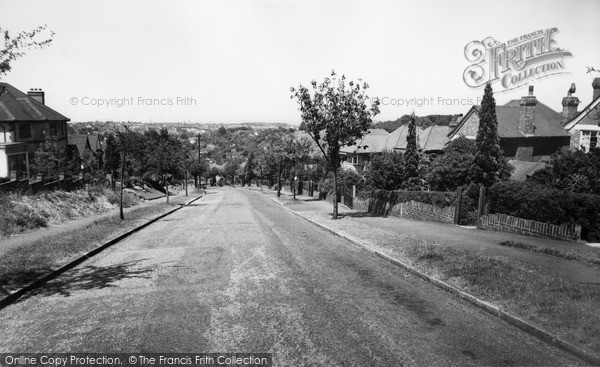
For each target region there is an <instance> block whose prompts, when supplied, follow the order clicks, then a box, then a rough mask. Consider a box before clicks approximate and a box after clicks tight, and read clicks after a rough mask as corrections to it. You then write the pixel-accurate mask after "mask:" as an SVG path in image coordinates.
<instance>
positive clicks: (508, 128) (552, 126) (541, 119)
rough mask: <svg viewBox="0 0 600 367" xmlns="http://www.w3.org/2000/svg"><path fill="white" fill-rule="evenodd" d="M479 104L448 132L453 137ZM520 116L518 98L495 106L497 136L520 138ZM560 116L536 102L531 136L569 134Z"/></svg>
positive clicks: (476, 110)
mask: <svg viewBox="0 0 600 367" xmlns="http://www.w3.org/2000/svg"><path fill="white" fill-rule="evenodd" d="M480 110H481V106H473V107H471V109H469V112H467V113H466V114H465V115H464V116H463V118H462V119H461V120H460V122H459V123H458V125H457V126H456V128H455V129H454V130H453V131H452V132H451V133H450V134H449V137H453V136H454V135H456V133H458V132H459V131H460V129H461V128H462V126H463V125H464V124H465V123H466V121H467V120H468V119H469V117H470V116H471V115H472V114H473V113H476V114H477V115H479V113H480ZM520 116H521V105H520V100H518V99H514V100H512V101H509V102H508V103H506V104H504V105H502V106H496V118H497V119H498V136H499V137H501V138H522V137H524V136H525V135H524V134H523V133H521V131H519V118H520ZM561 119H562V116H561V114H560V113H558V112H556V111H554V110H553V109H551V108H550V107H548V106H546V105H545V104H543V103H541V102H538V103H537V105H536V109H535V120H534V126H535V130H534V132H533V134H532V136H535V137H549V136H569V133H567V132H566V131H565V129H564V128H563V127H562V125H561Z"/></svg>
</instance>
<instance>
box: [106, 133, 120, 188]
mask: <svg viewBox="0 0 600 367" xmlns="http://www.w3.org/2000/svg"><path fill="white" fill-rule="evenodd" d="M120 165H121V152H120V150H119V146H118V143H117V139H115V135H114V134H109V135H108V137H107V138H106V151H105V160H104V172H106V173H109V174H110V185H111V187H112V189H113V190H114V189H115V177H116V172H117V170H118V169H119V167H120Z"/></svg>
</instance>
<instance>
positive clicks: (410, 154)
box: [404, 113, 419, 181]
mask: <svg viewBox="0 0 600 367" xmlns="http://www.w3.org/2000/svg"><path fill="white" fill-rule="evenodd" d="M416 177H419V147H418V144H417V123H416V118H415V115H414V113H413V114H412V115H411V116H410V121H409V122H408V135H407V136H406V152H405V153H404V179H405V181H408V180H410V179H414V178H416Z"/></svg>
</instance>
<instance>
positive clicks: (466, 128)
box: [448, 86, 571, 162]
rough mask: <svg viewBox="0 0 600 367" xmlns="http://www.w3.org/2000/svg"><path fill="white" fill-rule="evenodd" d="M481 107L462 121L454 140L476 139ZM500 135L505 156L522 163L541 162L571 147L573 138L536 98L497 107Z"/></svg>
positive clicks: (530, 91)
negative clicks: (463, 137) (461, 138)
mask: <svg viewBox="0 0 600 367" xmlns="http://www.w3.org/2000/svg"><path fill="white" fill-rule="evenodd" d="M480 111H481V106H473V107H471V109H470V110H469V111H468V112H467V113H466V114H465V115H464V116H463V117H462V118H461V119H460V121H458V124H457V126H456V127H454V130H452V131H451V132H450V134H449V135H448V137H449V139H450V140H453V139H456V138H458V137H459V136H465V137H467V138H470V139H475V138H476V136H477V130H478V128H479V114H480ZM496 117H497V120H498V136H499V138H500V147H501V148H502V150H503V151H504V156H505V157H507V158H509V159H513V160H518V161H526V162H537V161H540V160H542V159H543V158H544V157H547V156H550V155H552V154H553V153H555V152H557V151H559V150H565V149H568V148H569V144H570V139H571V137H570V135H569V133H568V132H567V131H566V130H565V129H564V128H563V126H562V123H561V121H562V118H563V117H562V115H561V114H560V113H558V112H556V111H554V110H552V109H551V108H550V107H548V106H546V105H545V104H543V103H541V102H538V100H537V99H536V97H535V96H534V95H533V86H530V87H529V95H527V96H524V97H522V98H521V99H520V100H512V101H510V102H508V103H506V104H505V105H502V106H496Z"/></svg>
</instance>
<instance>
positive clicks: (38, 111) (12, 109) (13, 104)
mask: <svg viewBox="0 0 600 367" xmlns="http://www.w3.org/2000/svg"><path fill="white" fill-rule="evenodd" d="M0 92H1V93H0V121H69V119H68V118H66V117H65V116H63V115H61V114H60V113H58V112H56V111H54V110H53V109H51V108H50V107H48V106H46V105H45V104H43V103H41V102H38V101H36V100H35V99H33V98H31V97H29V96H28V95H27V94H26V93H23V92H21V91H20V90H18V89H17V88H15V87H13V86H12V85H10V84H8V83H2V82H0Z"/></svg>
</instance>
